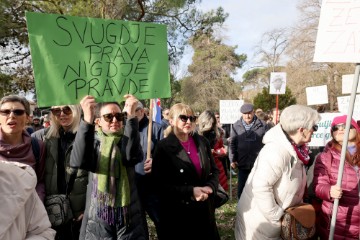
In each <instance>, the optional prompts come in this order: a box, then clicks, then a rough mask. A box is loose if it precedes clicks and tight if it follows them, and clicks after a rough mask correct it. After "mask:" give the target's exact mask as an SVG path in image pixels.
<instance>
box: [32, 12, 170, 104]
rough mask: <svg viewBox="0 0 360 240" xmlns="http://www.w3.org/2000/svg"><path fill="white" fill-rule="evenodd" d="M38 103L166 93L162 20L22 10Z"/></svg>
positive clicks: (138, 96) (156, 95)
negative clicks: (24, 12)
mask: <svg viewBox="0 0 360 240" xmlns="http://www.w3.org/2000/svg"><path fill="white" fill-rule="evenodd" d="M26 20H27V26H28V32H29V40H30V51H31V58H32V63H33V69H34V77H35V86H36V94H37V100H38V106H39V107H46V106H55V105H66V104H78V103H79V102H80V100H81V99H82V98H83V97H84V96H85V95H92V96H94V97H95V98H96V100H97V101H98V102H107V101H121V100H123V96H124V95H125V94H127V93H130V94H133V95H135V96H136V97H137V98H139V99H150V98H168V97H170V96H171V90H170V75H169V63H168V53H167V37H166V26H165V25H161V24H153V23H143V22H131V21H118V20H110V19H97V18H85V17H73V16H65V15H57V14H43V13H33V12H27V13H26Z"/></svg>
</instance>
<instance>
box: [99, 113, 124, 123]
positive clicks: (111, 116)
mask: <svg viewBox="0 0 360 240" xmlns="http://www.w3.org/2000/svg"><path fill="white" fill-rule="evenodd" d="M102 117H103V118H104V120H105V122H112V121H113V119H114V117H115V118H116V121H118V122H124V120H125V117H126V112H122V113H115V114H112V113H108V114H104V115H102Z"/></svg>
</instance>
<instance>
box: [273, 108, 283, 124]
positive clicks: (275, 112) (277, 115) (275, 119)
mask: <svg viewBox="0 0 360 240" xmlns="http://www.w3.org/2000/svg"><path fill="white" fill-rule="evenodd" d="M280 114H281V110H280V109H276V108H273V109H272V110H271V116H272V125H273V126H275V125H276V124H278V122H279V119H280Z"/></svg>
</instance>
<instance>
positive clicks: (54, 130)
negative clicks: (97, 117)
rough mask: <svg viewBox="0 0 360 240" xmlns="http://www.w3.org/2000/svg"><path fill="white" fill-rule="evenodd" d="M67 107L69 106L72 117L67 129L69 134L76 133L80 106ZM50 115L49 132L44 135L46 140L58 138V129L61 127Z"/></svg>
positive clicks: (79, 117)
mask: <svg viewBox="0 0 360 240" xmlns="http://www.w3.org/2000/svg"><path fill="white" fill-rule="evenodd" d="M67 106H69V108H70V109H71V111H72V117H73V121H72V123H71V126H70V128H69V132H72V133H76V132H77V130H78V128H79V125H80V119H81V107H80V105H67ZM50 114H51V117H50V127H49V131H48V132H47V134H46V138H51V137H55V138H59V137H60V134H59V129H60V127H61V126H60V123H59V122H58V121H57V120H56V118H55V116H53V114H52V113H51V112H50Z"/></svg>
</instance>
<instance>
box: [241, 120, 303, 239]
mask: <svg viewBox="0 0 360 240" xmlns="http://www.w3.org/2000/svg"><path fill="white" fill-rule="evenodd" d="M263 143H264V144H265V146H264V147H263V148H262V150H261V151H260V153H259V156H258V158H257V159H256V161H255V164H254V167H253V169H252V171H251V173H250V175H249V178H248V179H247V182H246V184H245V188H244V190H243V192H242V194H241V198H240V200H239V202H238V205H237V213H236V222H235V237H236V239H238V240H240V239H241V240H245V239H249V240H250V239H251V240H254V239H259V240H266V239H280V230H281V225H280V219H281V217H282V215H283V214H284V209H286V208H288V207H290V206H294V205H296V204H298V203H301V202H302V199H303V195H304V190H305V184H306V173H305V169H304V165H303V163H302V162H301V161H300V160H299V159H298V157H297V155H296V152H295V150H294V149H293V147H292V146H291V144H290V142H289V141H288V140H287V138H286V136H285V134H284V133H283V131H282V129H281V128H280V125H279V124H278V125H277V126H275V127H273V128H272V129H270V130H269V131H268V132H267V133H266V134H265V136H264V139H263Z"/></svg>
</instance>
